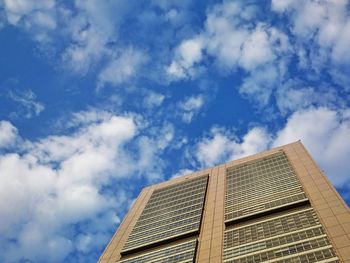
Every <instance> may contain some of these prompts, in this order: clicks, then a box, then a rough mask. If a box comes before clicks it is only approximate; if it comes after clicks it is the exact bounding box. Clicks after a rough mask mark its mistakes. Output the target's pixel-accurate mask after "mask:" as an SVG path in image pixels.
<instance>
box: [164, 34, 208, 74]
mask: <svg viewBox="0 0 350 263" xmlns="http://www.w3.org/2000/svg"><path fill="white" fill-rule="evenodd" d="M202 49H203V40H202V39H201V38H200V37H197V38H194V39H188V40H184V41H183V42H182V43H181V44H180V46H179V47H178V48H177V51H176V60H175V61H173V62H172V63H171V64H170V66H169V67H167V69H166V71H167V73H168V74H169V75H171V76H172V77H173V78H175V79H181V78H185V77H192V76H194V75H195V74H196V70H195V68H194V66H195V64H196V63H198V62H200V61H201V60H202V57H203V52H202Z"/></svg>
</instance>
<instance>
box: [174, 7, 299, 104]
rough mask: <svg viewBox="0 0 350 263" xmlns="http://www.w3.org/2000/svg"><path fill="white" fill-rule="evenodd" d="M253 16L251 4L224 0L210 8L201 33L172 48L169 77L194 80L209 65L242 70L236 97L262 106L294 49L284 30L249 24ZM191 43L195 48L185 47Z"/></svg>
mask: <svg viewBox="0 0 350 263" xmlns="http://www.w3.org/2000/svg"><path fill="white" fill-rule="evenodd" d="M256 12H257V9H256V8H255V7H254V6H253V5H242V4H240V3H238V2H224V3H223V4H217V5H215V6H214V7H213V8H211V9H209V11H208V12H207V18H206V21H205V25H204V28H203V30H202V32H200V33H199V34H197V35H195V36H193V38H190V39H186V40H184V41H183V42H181V43H180V45H179V46H178V47H177V48H176V51H175V55H174V59H173V60H172V62H171V63H170V65H169V67H168V68H167V73H168V75H169V76H170V77H171V79H175V80H181V79H188V78H193V77H195V76H196V73H201V72H204V70H205V67H211V66H214V67H216V69H217V70H218V71H220V73H221V74H225V73H228V72H232V71H236V70H237V69H243V72H244V73H246V75H247V76H246V77H245V78H244V79H243V83H242V85H241V86H240V87H239V91H240V93H241V94H242V95H244V96H245V97H246V98H248V99H250V100H252V101H254V102H258V104H259V105H260V106H266V105H267V103H268V102H269V100H270V97H271V95H272V94H273V90H274V89H276V88H277V87H278V84H279V83H280V81H281V80H282V79H283V78H285V75H286V73H287V67H288V64H289V60H290V56H291V55H292V54H293V49H292V46H291V44H290V41H289V38H288V36H287V35H286V34H284V33H283V32H282V31H280V30H278V29H277V28H275V27H273V26H270V25H268V24H266V23H263V22H258V23H257V22H256V21H254V23H253V18H256ZM195 43H196V45H195ZM190 44H192V46H193V48H187V49H184V47H186V46H189V45H190ZM194 47H196V48H194ZM179 50H180V51H181V50H188V52H179ZM179 54H180V55H179ZM204 54H205V55H204ZM206 57H208V59H204V58H206ZM212 61H213V62H212ZM208 64H209V65H208ZM242 75H244V74H242Z"/></svg>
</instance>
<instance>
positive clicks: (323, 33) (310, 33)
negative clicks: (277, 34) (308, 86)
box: [272, 0, 350, 90]
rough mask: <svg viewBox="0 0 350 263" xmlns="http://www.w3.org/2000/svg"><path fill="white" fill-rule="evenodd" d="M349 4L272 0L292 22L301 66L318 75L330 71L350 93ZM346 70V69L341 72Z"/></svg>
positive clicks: (337, 81)
mask: <svg viewBox="0 0 350 263" xmlns="http://www.w3.org/2000/svg"><path fill="white" fill-rule="evenodd" d="M347 7H348V1H346V0H339V1H311V0H308V1H299V0H298V1H278V0H274V1H272V10H274V11H276V12H278V13H281V14H282V15H284V16H286V17H287V19H289V20H290V23H291V25H292V27H291V29H292V30H291V31H292V33H293V35H294V37H295V42H296V45H295V48H296V49H297V53H298V54H301V55H302V61H303V63H301V65H302V66H303V67H304V68H307V69H313V70H314V71H315V72H316V73H317V74H321V73H320V71H321V70H326V71H328V73H329V74H330V75H331V76H332V77H333V80H334V81H335V82H336V83H340V84H341V85H343V87H344V88H345V89H346V90H347V89H348V88H347V86H348V85H347V84H348V83H350V80H349V77H348V76H349V72H348V71H347V70H346V69H344V67H348V65H349V64H350V55H349V52H348V48H347V46H348V43H349V40H350V39H349V32H350V26H349V25H350V16H349V12H348V10H347V9H348V8H347ZM339 67H342V70H339Z"/></svg>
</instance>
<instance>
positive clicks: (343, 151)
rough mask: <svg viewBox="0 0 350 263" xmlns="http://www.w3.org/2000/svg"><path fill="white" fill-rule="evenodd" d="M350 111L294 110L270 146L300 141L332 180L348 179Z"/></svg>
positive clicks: (347, 180)
mask: <svg viewBox="0 0 350 263" xmlns="http://www.w3.org/2000/svg"><path fill="white" fill-rule="evenodd" d="M349 138H350V111H349V109H347V110H340V111H338V112H337V111H334V110H330V109H328V108H310V109H306V110H303V111H298V112H295V113H294V114H293V115H292V116H291V117H290V118H289V119H288V121H287V124H286V126H285V127H284V128H283V129H282V130H280V131H279V132H278V134H277V138H276V139H275V141H274V143H273V146H278V145H283V144H286V143H289V142H292V141H296V140H299V139H300V140H302V142H303V143H304V144H305V146H306V148H307V149H308V150H309V151H310V152H311V155H312V156H313V157H314V158H315V159H316V161H317V162H318V163H319V164H320V165H321V167H322V168H323V169H324V170H325V171H326V174H327V175H328V176H329V178H330V179H331V181H332V182H333V183H334V184H335V185H337V186H341V185H342V184H344V183H350V182H349V168H350V167H349V156H350V140H349Z"/></svg>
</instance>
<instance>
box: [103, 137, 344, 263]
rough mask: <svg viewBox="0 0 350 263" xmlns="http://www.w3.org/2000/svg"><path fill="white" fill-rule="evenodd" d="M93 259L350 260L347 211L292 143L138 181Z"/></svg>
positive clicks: (242, 262) (299, 145)
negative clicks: (147, 182) (144, 183)
mask: <svg viewBox="0 0 350 263" xmlns="http://www.w3.org/2000/svg"><path fill="white" fill-rule="evenodd" d="M99 262H125V263H126V262H130V263H131V262H147V263H149V262H201V263H202V262H203V263H205V262H235V263H236V262H237V263H248V262H324V263H326V262H345V263H350V211H349V208H348V206H347V205H346V204H345V202H344V201H343V200H342V198H341V197H340V196H339V194H338V193H337V191H336V190H335V188H334V187H333V186H332V185H331V184H330V182H329V181H328V179H327V178H326V177H325V176H324V174H323V173H322V171H321V170H320V168H319V167H318V166H317V164H316V163H315V162H314V160H313V159H312V158H311V156H310V155H309V153H308V152H307V151H306V149H305V148H304V146H303V145H302V143H301V142H295V143H291V144H288V145H285V146H282V147H278V148H275V149H272V150H270V151H266V152H262V153H259V154H256V155H252V156H249V157H246V158H242V159H239V160H235V161H232V162H228V163H225V164H222V165H219V166H215V167H212V168H209V169H206V170H203V171H199V172H196V173H193V174H190V175H187V176H182V177H179V178H175V179H172V180H170V181H167V182H163V183H160V184H157V185H152V186H149V187H146V188H144V189H143V190H142V192H141V193H140V195H139V197H138V198H137V200H136V201H135V203H134V205H133V206H132V207H131V209H130V211H129V213H128V214H127V215H126V217H125V218H124V220H123V222H122V223H121V224H120V226H119V229H118V230H117V232H116V233H115V234H114V236H113V238H112V239H111V241H110V243H109V244H108V246H107V247H106V249H105V251H104V253H103V254H102V255H101V257H100V260H99Z"/></svg>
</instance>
